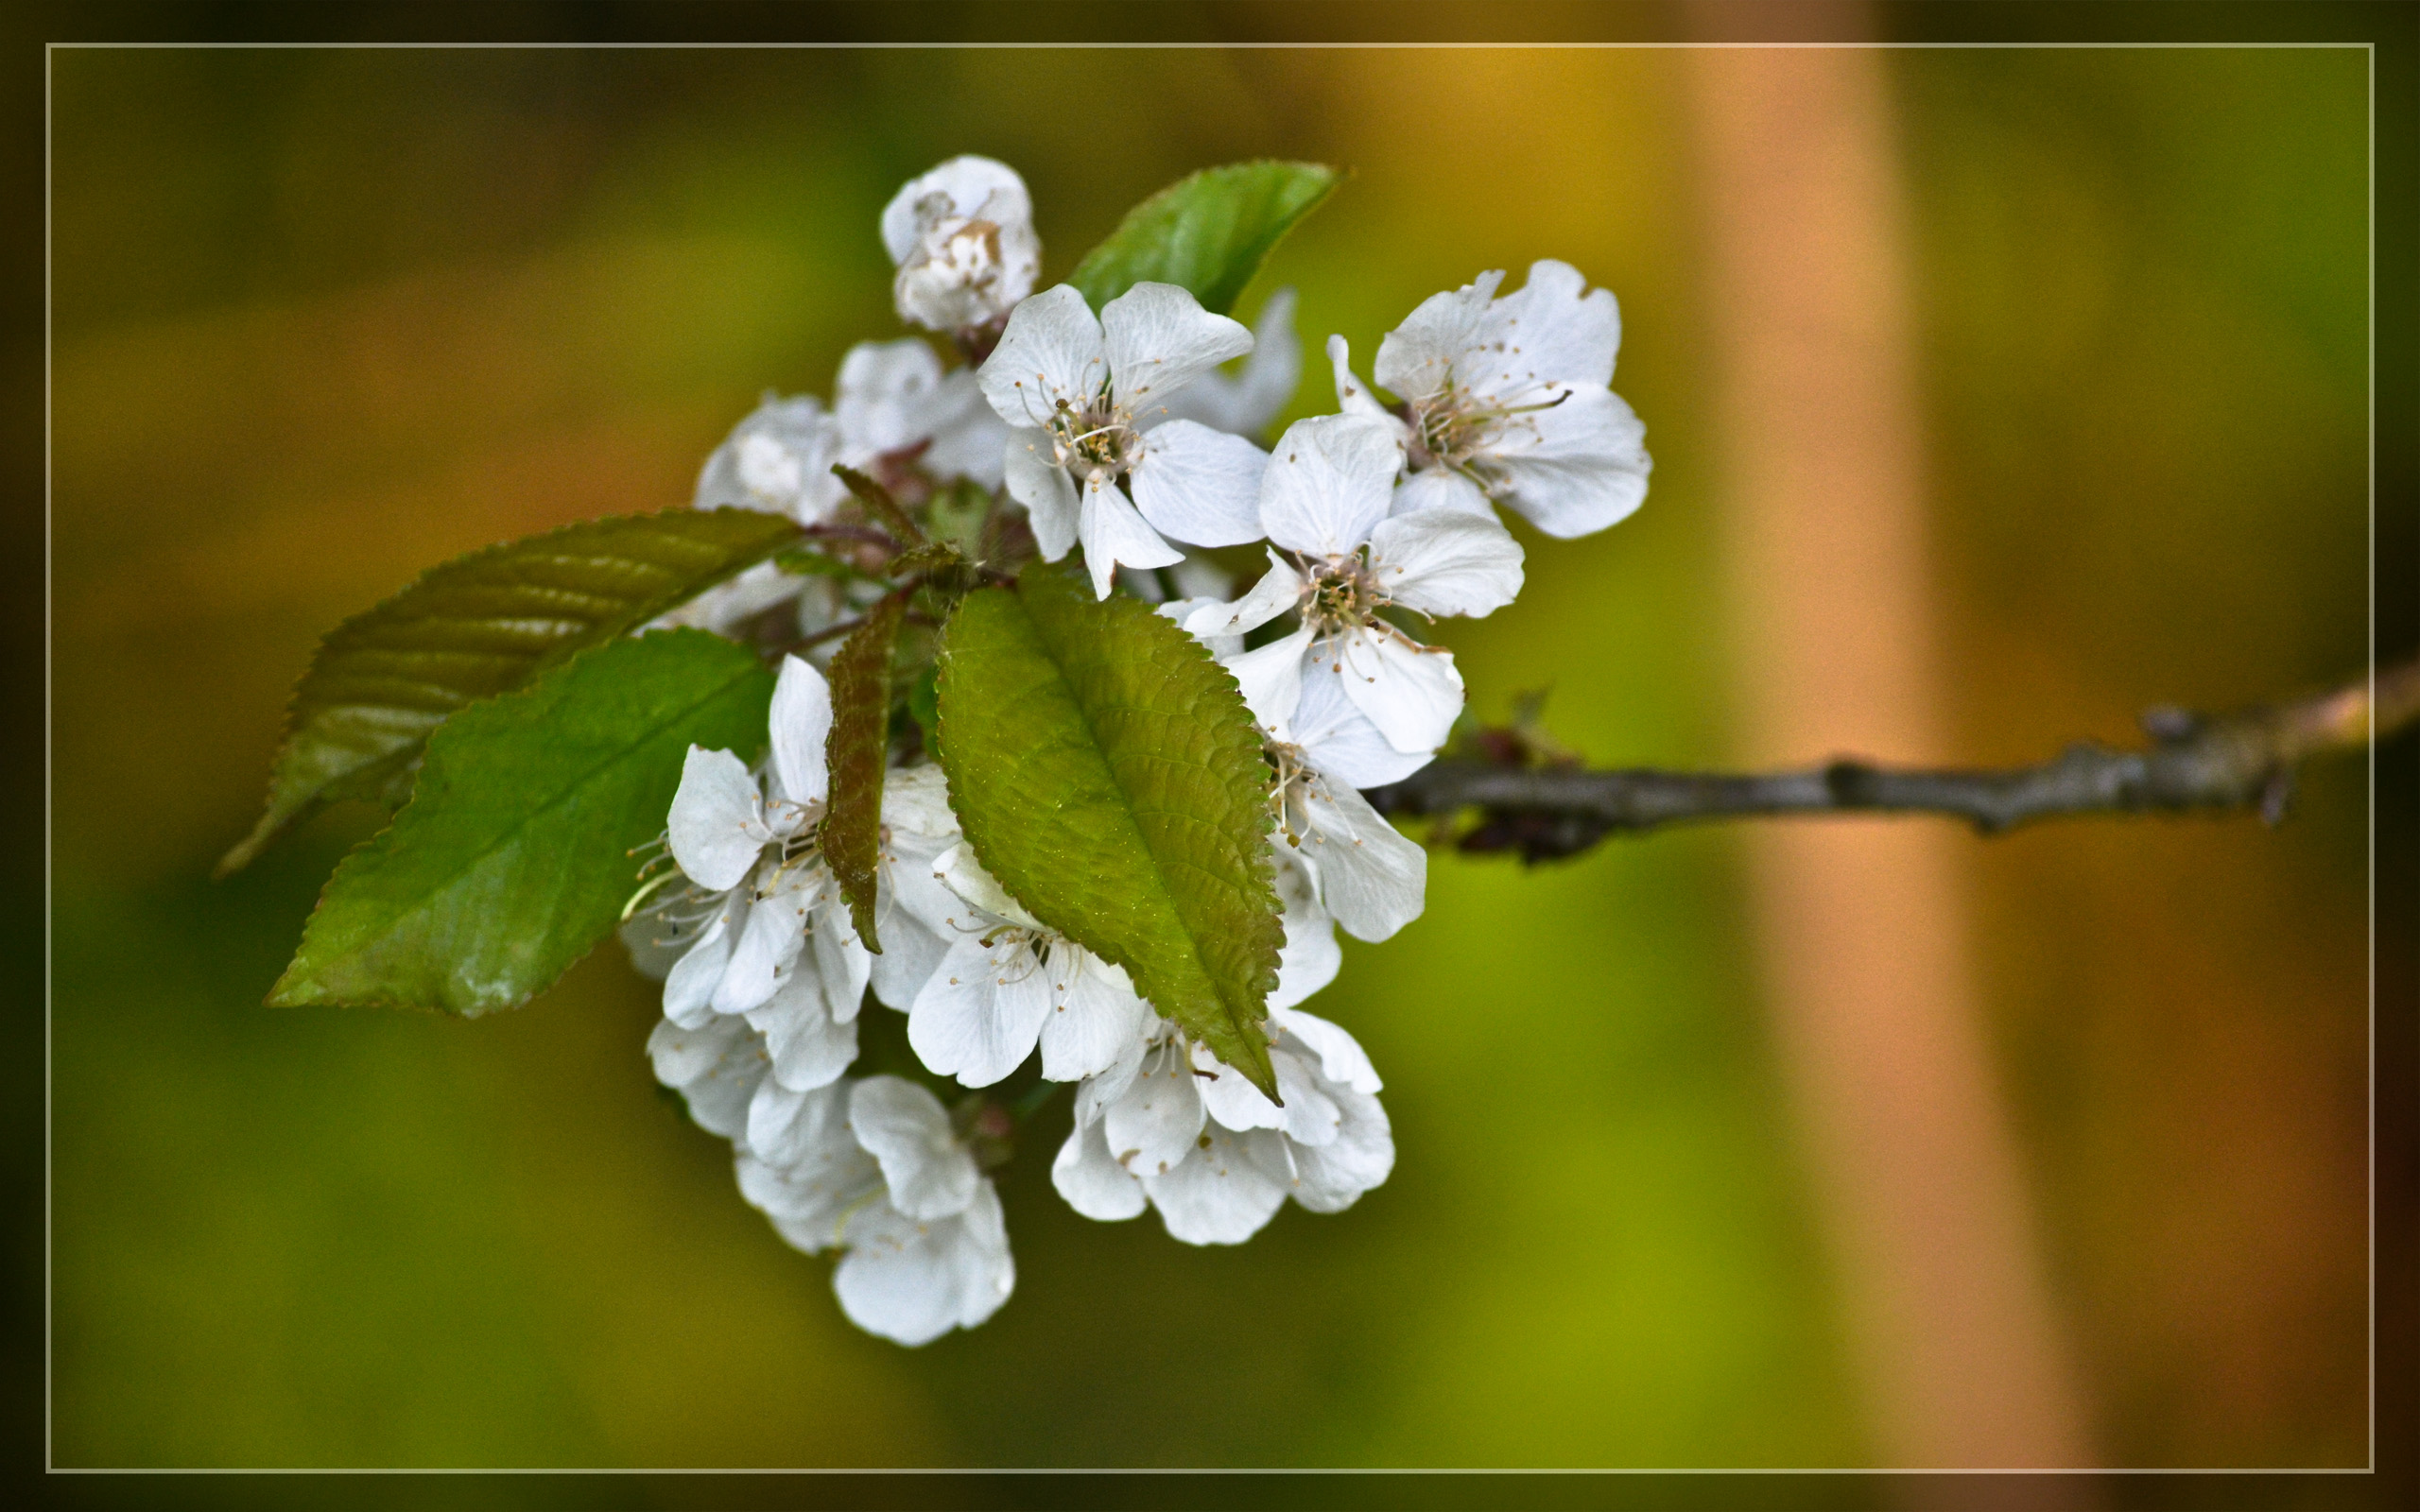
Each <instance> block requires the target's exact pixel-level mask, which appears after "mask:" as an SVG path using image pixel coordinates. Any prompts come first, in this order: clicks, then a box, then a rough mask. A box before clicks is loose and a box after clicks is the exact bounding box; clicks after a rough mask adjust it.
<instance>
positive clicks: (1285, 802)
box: [1266, 740, 1321, 846]
mask: <svg viewBox="0 0 2420 1512" xmlns="http://www.w3.org/2000/svg"><path fill="white" fill-rule="evenodd" d="M1266 752H1267V755H1268V758H1269V764H1270V765H1271V766H1272V767H1274V768H1275V769H1276V778H1275V781H1273V782H1271V783H1270V786H1269V815H1270V817H1271V819H1272V820H1274V821H1275V822H1276V825H1277V830H1278V833H1281V834H1283V835H1284V836H1285V837H1286V843H1287V844H1288V845H1291V846H1300V845H1302V844H1304V843H1305V841H1310V842H1316V841H1317V840H1318V838H1319V836H1318V834H1317V833H1315V832H1314V831H1313V829H1312V827H1311V809H1310V799H1311V797H1312V795H1313V794H1314V793H1316V792H1317V791H1318V790H1319V788H1320V784H1321V779H1320V774H1319V771H1318V769H1317V768H1315V767H1313V766H1312V765H1311V764H1310V761H1309V759H1308V758H1306V757H1305V755H1304V754H1303V747H1300V746H1296V745H1292V744H1289V743H1288V742H1286V741H1282V740H1272V741H1270V742H1269V743H1268V745H1267V747H1266Z"/></svg>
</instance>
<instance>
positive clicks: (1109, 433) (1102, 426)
mask: <svg viewBox="0 0 2420 1512" xmlns="http://www.w3.org/2000/svg"><path fill="white" fill-rule="evenodd" d="M1142 439H1143V436H1142V433H1141V432H1140V431H1137V430H1136V429H1135V428H1134V423H1133V417H1132V415H1130V414H1128V413H1127V412H1126V411H1125V410H1124V409H1123V408H1121V407H1120V406H1118V405H1117V404H1115V403H1113V402H1112V401H1111V400H1110V397H1109V393H1108V391H1107V389H1106V388H1104V389H1103V390H1102V391H1101V392H1100V393H1098V394H1096V395H1094V396H1093V399H1092V402H1091V403H1090V404H1085V405H1083V406H1082V407H1080V408H1079V407H1078V406H1076V405H1074V404H1069V403H1068V402H1067V401H1066V400H1061V401H1059V404H1058V407H1057V409H1056V410H1054V411H1053V412H1052V414H1051V417H1050V444H1051V447H1052V449H1053V450H1054V452H1055V453H1056V454H1057V455H1058V458H1059V465H1060V466H1061V467H1063V468H1065V469H1066V470H1067V471H1068V472H1073V473H1075V474H1076V475H1077V476H1079V477H1082V478H1086V479H1089V480H1092V481H1095V482H1101V481H1106V480H1107V479H1110V478H1114V477H1116V476H1118V475H1119V474H1121V473H1123V472H1126V471H1127V470H1128V469H1129V468H1131V467H1132V466H1133V465H1134V462H1135V459H1136V458H1137V457H1139V456H1141V455H1143V449H1142V444H1141V443H1142Z"/></svg>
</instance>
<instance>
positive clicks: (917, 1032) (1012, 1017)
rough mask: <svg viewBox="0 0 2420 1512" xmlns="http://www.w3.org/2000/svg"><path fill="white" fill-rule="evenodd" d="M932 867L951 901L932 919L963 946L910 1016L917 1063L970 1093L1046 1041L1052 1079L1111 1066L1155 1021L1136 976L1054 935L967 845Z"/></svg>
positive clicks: (953, 950)
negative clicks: (951, 1078)
mask: <svg viewBox="0 0 2420 1512" xmlns="http://www.w3.org/2000/svg"><path fill="white" fill-rule="evenodd" d="M932 869H933V873H934V876H935V878H936V879H937V880H938V881H939V882H940V883H941V885H942V889H943V895H942V897H940V898H939V899H937V900H935V901H937V902H939V903H940V904H941V912H940V913H939V914H938V915H937V916H935V917H931V918H929V919H928V920H927V922H928V923H929V924H930V925H932V926H933V927H934V928H935V929H936V931H937V932H939V933H942V934H943V935H944V936H945V937H948V938H950V939H952V940H953V943H952V944H951V945H950V946H949V953H948V954H947V955H946V956H944V957H943V959H942V963H941V965H940V967H939V969H938V970H936V971H934V972H933V973H932V975H931V976H930V978H929V979H927V980H926V982H925V987H924V989H923V990H922V991H921V992H919V993H918V994H917V995H916V1000H915V1003H914V1004H913V1005H912V1006H910V1008H909V1009H908V1043H909V1044H910V1045H911V1046H913V1047H914V1049H915V1051H916V1056H917V1058H918V1059H920V1060H922V1061H923V1062H924V1063H925V1068H926V1069H927V1070H929V1071H932V1072H933V1073H935V1074H939V1075H943V1076H956V1077H957V1078H958V1079H959V1081H961V1082H963V1083H965V1084H966V1085H967V1086H969V1087H988V1086H990V1085H992V1084H993V1083H994V1082H996V1081H998V1080H1000V1079H1001V1078H1002V1077H1004V1076H1006V1075H1008V1074H1009V1073H1011V1072H1012V1071H1014V1070H1016V1069H1017V1067H1018V1066H1019V1065H1021V1064H1023V1063H1024V1061H1025V1058H1026V1057H1028V1056H1029V1055H1031V1054H1033V1051H1034V1047H1035V1046H1036V1044H1037V1043H1038V1044H1039V1045H1040V1046H1041V1049H1042V1074H1043V1075H1044V1076H1046V1077H1047V1078H1049V1079H1050V1080H1052V1081H1075V1080H1077V1079H1079V1078H1080V1077H1084V1076H1089V1075H1092V1074H1095V1073H1098V1072H1101V1071H1105V1070H1107V1069H1108V1068H1109V1067H1110V1066H1111V1065H1112V1064H1113V1063H1114V1062H1115V1060H1116V1058H1117V1056H1118V1055H1119V1053H1120V1052H1121V1051H1123V1050H1124V1049H1125V1048H1126V1046H1127V1045H1128V1044H1130V1043H1131V1042H1132V1040H1134V1038H1135V1036H1136V1035H1137V1034H1138V1033H1139V1032H1140V1031H1141V1029H1142V1026H1143V1024H1144V1022H1145V1021H1146V1020H1147V1019H1148V1018H1149V1017H1150V1009H1149V1008H1148V1007H1147V1006H1146V1005H1144V1002H1143V1000H1142V999H1141V998H1140V997H1138V996H1136V995H1135V992H1134V985H1133V983H1132V981H1130V980H1129V979H1128V978H1127V975H1126V972H1125V971H1124V969H1122V968H1120V967H1116V966H1113V965H1111V964H1109V963H1108V962H1106V961H1104V960H1102V959H1100V957H1098V956H1097V955H1095V954H1093V953H1092V952H1090V951H1088V950H1086V949H1085V948H1084V947H1082V946H1081V945H1079V944H1077V943H1076V942H1075V941H1073V940H1070V939H1068V938H1066V937H1065V936H1062V935H1059V934H1057V933H1055V932H1054V931H1052V930H1050V929H1047V928H1046V927H1045V926H1044V925H1043V924H1042V923H1041V921H1040V920H1038V919H1035V918H1034V917H1033V916H1032V915H1031V914H1029V913H1028V912H1026V910H1025V908H1024V907H1023V906H1022V905H1020V904H1019V903H1018V902H1017V901H1016V900H1015V899H1014V898H1012V897H1011V896H1010V895H1009V891H1008V889H1007V888H1005V887H1003V886H1001V885H1000V884H999V883H998V881H996V880H995V879H994V877H993V876H992V875H991V874H990V873H989V872H987V871H985V870H984V869H983V868H982V866H981V865H980V864H979V863H977V861H976V859H975V854H974V852H973V851H971V850H970V849H968V848H967V847H965V846H964V845H959V846H958V847H956V848H955V849H953V850H951V851H948V852H947V853H946V854H944V855H942V856H940V857H939V858H937V859H936V860H935V862H934V864H933V868H932ZM928 906H929V904H928Z"/></svg>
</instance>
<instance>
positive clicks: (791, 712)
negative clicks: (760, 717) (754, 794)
mask: <svg viewBox="0 0 2420 1512" xmlns="http://www.w3.org/2000/svg"><path fill="white" fill-rule="evenodd" d="M769 724H770V725H771V727H772V737H773V775H774V776H775V777H777V778H779V779H780V781H781V784H782V787H781V796H782V797H784V798H786V799H789V800H790V801H791V802H793V803H821V802H822V801H823V799H824V796H825V794H826V793H828V792H829V791H830V790H831V780H830V778H829V777H828V776H827V775H826V773H825V771H824V767H823V742H824V737H826V736H827V735H829V734H830V733H831V732H832V686H831V684H830V683H827V682H825V681H824V680H823V674H822V673H821V672H818V671H816V670H815V669H814V668H813V667H811V666H809V665H807V664H806V663H805V662H802V661H800V660H799V659H798V658H797V657H794V656H786V657H784V658H782V675H781V677H780V678H779V679H777V680H776V681H775V682H774V684H773V709H772V715H771V718H770V720H769Z"/></svg>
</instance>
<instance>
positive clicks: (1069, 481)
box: [1001, 426, 1082, 561]
mask: <svg viewBox="0 0 2420 1512" xmlns="http://www.w3.org/2000/svg"><path fill="white" fill-rule="evenodd" d="M1001 455H1002V461H1001V466H1002V470H1003V472H1004V475H1005V476H1006V477H1007V480H1008V485H1009V497H1010V498H1011V499H1014V500H1016V501H1017V503H1019V504H1022V505H1024V506H1025V510H1026V515H1027V517H1028V519H1029V522H1030V523H1031V524H1032V525H1033V540H1034V543H1035V544H1036V545H1038V546H1040V547H1041V548H1042V559H1043V560H1044V561H1057V560H1058V559H1059V558H1062V557H1064V556H1065V555H1067V551H1068V548H1070V547H1072V546H1073V545H1075V543H1076V533H1077V527H1078V525H1079V524H1080V523H1081V519H1082V516H1081V511H1080V507H1079V506H1078V503H1077V499H1076V480H1075V479H1073V478H1071V477H1069V476H1068V475H1067V470H1066V469H1065V468H1063V467H1061V466H1060V465H1059V462H1058V459H1057V456H1056V455H1055V454H1054V453H1053V452H1052V451H1051V447H1050V433H1049V432H1047V431H1044V430H1038V429H1035V428H1034V427H1032V426H1019V427H1017V428H1015V429H1013V430H1011V431H1010V432H1009V438H1008V442H1007V444H1006V445H1005V446H1004V447H1003V448H1002V453H1001Z"/></svg>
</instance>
